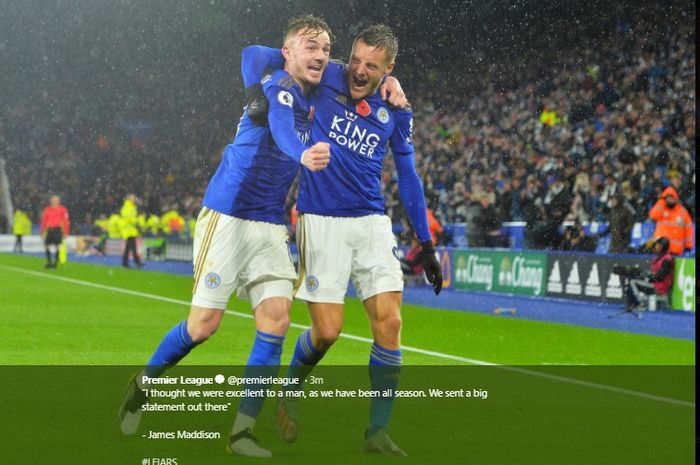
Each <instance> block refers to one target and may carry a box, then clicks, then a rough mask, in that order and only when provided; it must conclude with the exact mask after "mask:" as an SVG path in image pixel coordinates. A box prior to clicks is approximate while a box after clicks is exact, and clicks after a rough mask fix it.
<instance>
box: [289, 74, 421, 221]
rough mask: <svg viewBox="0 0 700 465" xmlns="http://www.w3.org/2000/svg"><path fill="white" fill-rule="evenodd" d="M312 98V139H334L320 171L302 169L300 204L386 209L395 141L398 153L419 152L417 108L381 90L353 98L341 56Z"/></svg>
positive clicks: (310, 208) (330, 209)
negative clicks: (385, 184) (400, 104)
mask: <svg viewBox="0 0 700 465" xmlns="http://www.w3.org/2000/svg"><path fill="white" fill-rule="evenodd" d="M312 103H313V105H314V107H315V109H316V111H315V117H314V121H313V123H312V128H311V139H312V140H313V142H328V143H330V145H331V160H330V163H329V164H328V167H326V168H325V169H324V170H321V171H318V172H312V171H310V170H308V169H305V168H304V169H302V174H301V180H300V183H299V197H298V200H297V208H298V210H299V211H300V212H301V213H313V214H317V215H324V216H338V217H357V216H364V215H372V214H384V197H383V196H382V186H381V173H382V163H383V162H384V157H385V156H386V154H387V147H388V145H389V144H390V145H391V149H392V152H393V153H394V155H395V156H401V155H409V154H410V155H412V154H413V152H414V150H413V142H412V134H411V131H412V125H413V115H412V113H411V111H409V110H406V109H392V108H389V106H388V105H387V103H386V102H384V101H383V100H382V99H381V97H380V95H379V92H377V93H375V94H374V95H372V96H370V97H367V98H365V99H363V100H360V101H359V102H358V101H353V100H352V98H351V97H350V91H349V89H348V85H347V81H346V77H345V68H344V66H343V65H342V64H340V63H337V62H331V63H329V64H328V68H327V69H326V71H325V73H324V75H323V79H322V81H321V84H320V85H319V86H318V88H317V89H316V92H315V94H314V96H313V97H312ZM421 194H422V193H421Z"/></svg>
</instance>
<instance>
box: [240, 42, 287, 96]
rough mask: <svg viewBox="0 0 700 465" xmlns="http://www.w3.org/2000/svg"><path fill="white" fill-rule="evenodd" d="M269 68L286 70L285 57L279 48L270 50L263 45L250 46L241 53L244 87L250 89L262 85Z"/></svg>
mask: <svg viewBox="0 0 700 465" xmlns="http://www.w3.org/2000/svg"><path fill="white" fill-rule="evenodd" d="M268 68H272V69H282V68H284V56H283V55H282V50H280V49H279V48H270V47H265V46H263V45H249V46H248V47H246V48H244V49H243V52H242V53H241V73H242V74H243V85H244V86H245V88H246V89H247V88H248V87H250V86H252V85H255V84H260V81H262V78H263V76H264V75H265V70H266V69H268Z"/></svg>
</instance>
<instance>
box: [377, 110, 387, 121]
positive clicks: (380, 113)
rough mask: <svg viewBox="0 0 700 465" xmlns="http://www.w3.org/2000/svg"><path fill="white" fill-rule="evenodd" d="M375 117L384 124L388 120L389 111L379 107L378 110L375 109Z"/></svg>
mask: <svg viewBox="0 0 700 465" xmlns="http://www.w3.org/2000/svg"><path fill="white" fill-rule="evenodd" d="M377 119H378V120H379V121H381V122H382V123H384V124H386V123H388V122H389V112H388V111H387V109H386V108H384V107H379V110H377Z"/></svg>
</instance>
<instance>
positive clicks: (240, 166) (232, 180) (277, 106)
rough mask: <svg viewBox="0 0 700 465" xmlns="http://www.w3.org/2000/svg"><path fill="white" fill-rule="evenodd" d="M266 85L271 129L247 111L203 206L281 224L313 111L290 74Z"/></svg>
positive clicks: (273, 76)
mask: <svg viewBox="0 0 700 465" xmlns="http://www.w3.org/2000/svg"><path fill="white" fill-rule="evenodd" d="M262 86H263V90H264V92H265V96H266V97H267V99H268V101H269V102H270V110H269V114H268V121H269V123H270V125H269V127H262V126H258V125H256V124H254V123H253V122H252V121H251V120H250V118H249V117H248V114H247V113H246V112H244V114H243V117H242V118H241V121H240V123H239V126H238V131H237V134H236V136H235V139H234V141H233V143H231V144H229V145H228V146H226V148H225V149H224V153H223V156H222V160H221V163H220V164H219V167H218V169H217V170H216V173H215V174H214V176H213V177H212V179H211V181H210V182H209V186H208V187H207V191H206V193H205V195H204V201H203V205H204V206H205V207H207V208H210V209H212V210H215V211H218V212H221V213H224V214H226V215H230V216H234V217H236V218H242V219H246V220H253V221H265V222H269V223H276V224H283V223H284V203H285V199H286V197H287V193H288V192H289V188H290V187H291V184H292V182H293V181H294V178H295V176H296V174H297V171H298V169H299V166H300V164H299V161H300V160H301V155H302V153H303V151H304V150H305V149H307V148H308V147H309V146H310V143H309V140H310V130H311V119H312V118H313V107H312V106H311V104H310V102H309V100H308V99H307V97H306V96H304V94H303V92H302V90H301V88H300V87H299V85H297V84H296V83H295V82H294V80H293V79H292V78H291V77H290V76H289V74H287V72H286V71H283V70H277V71H275V72H273V73H272V74H270V75H267V76H265V78H264V79H263V81H262ZM292 121H293V125H292V124H290V123H291V122H292ZM292 126H293V127H292ZM273 133H274V134H275V137H274V138H273ZM276 141H277V142H276Z"/></svg>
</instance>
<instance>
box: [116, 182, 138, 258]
mask: <svg viewBox="0 0 700 465" xmlns="http://www.w3.org/2000/svg"><path fill="white" fill-rule="evenodd" d="M119 213H120V215H121V218H122V221H121V235H122V239H124V240H125V241H126V244H125V246H124V254H123V255H122V265H123V266H125V267H127V268H128V267H129V253H131V255H132V256H133V257H134V263H136V266H137V267H139V268H141V267H143V264H142V263H141V259H140V258H139V255H138V253H136V238H137V237H139V236H140V235H141V232H140V231H139V228H138V221H139V211H138V207H137V206H136V196H135V195H134V194H129V195H127V196H126V199H125V200H124V205H122V209H121V211H120V212H119Z"/></svg>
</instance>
